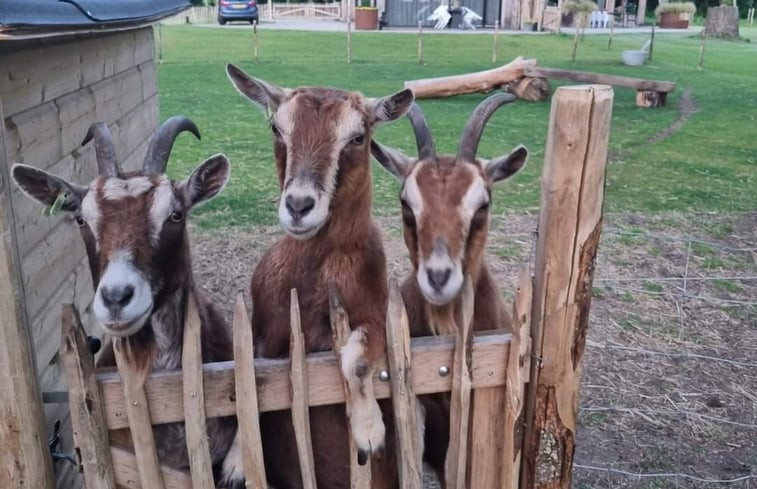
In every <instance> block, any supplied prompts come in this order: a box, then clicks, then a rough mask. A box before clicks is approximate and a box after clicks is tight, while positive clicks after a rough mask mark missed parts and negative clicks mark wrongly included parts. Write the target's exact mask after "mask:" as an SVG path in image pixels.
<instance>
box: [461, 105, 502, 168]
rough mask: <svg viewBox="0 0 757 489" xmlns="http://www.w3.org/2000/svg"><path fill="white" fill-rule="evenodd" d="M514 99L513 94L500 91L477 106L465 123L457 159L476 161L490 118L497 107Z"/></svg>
mask: <svg viewBox="0 0 757 489" xmlns="http://www.w3.org/2000/svg"><path fill="white" fill-rule="evenodd" d="M513 100H515V96H514V95H513V94H511V93H500V94H497V95H492V96H491V97H489V98H487V99H486V100H484V101H483V102H481V103H480V104H479V105H478V107H476V110H474V111H473V114H471V116H470V119H468V122H467V123H466V124H465V129H464V130H463V135H462V137H461V138H460V146H459V147H458V149H457V161H468V162H471V163H472V162H473V161H475V159H476V151H477V150H478V143H479V141H480V140H481V135H482V134H483V132H484V127H486V123H487V122H488V121H489V118H490V117H491V116H492V114H493V113H494V112H495V111H496V110H497V109H499V108H500V107H502V106H503V105H505V104H507V103H510V102H512V101H513Z"/></svg>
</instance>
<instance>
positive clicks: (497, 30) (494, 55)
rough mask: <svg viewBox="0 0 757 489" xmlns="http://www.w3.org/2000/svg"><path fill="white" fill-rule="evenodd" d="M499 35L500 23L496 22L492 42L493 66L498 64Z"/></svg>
mask: <svg viewBox="0 0 757 489" xmlns="http://www.w3.org/2000/svg"><path fill="white" fill-rule="evenodd" d="M498 35H499V21H498V20H495V21H494V40H493V41H492V64H496V63H497V37H498Z"/></svg>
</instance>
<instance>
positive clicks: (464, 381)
mask: <svg viewBox="0 0 757 489" xmlns="http://www.w3.org/2000/svg"><path fill="white" fill-rule="evenodd" d="M473 300H474V298H473V286H472V285H471V280H470V277H466V279H465V285H463V295H462V298H461V314H460V317H459V318H458V319H457V338H456V341H455V354H454V359H453V367H452V376H453V377H452V400H451V402H450V420H449V421H450V436H449V448H448V449H447V461H446V464H445V472H446V474H445V475H446V479H447V488H448V489H465V488H466V487H467V478H466V467H467V464H468V425H469V422H470V397H471V388H472V381H471V373H470V367H471V364H470V343H471V333H472V330H473V328H472V327H471V323H472V322H473Z"/></svg>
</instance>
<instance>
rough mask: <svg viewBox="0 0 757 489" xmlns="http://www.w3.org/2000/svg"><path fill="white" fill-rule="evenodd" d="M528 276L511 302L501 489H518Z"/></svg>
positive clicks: (529, 293)
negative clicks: (511, 329) (510, 333)
mask: <svg viewBox="0 0 757 489" xmlns="http://www.w3.org/2000/svg"><path fill="white" fill-rule="evenodd" d="M532 294H533V285H532V283H531V273H530V272H529V271H528V270H523V271H521V274H520V279H519V281H518V290H517V291H516V292H515V301H514V303H513V315H512V317H513V340H512V342H511V343H510V353H511V355H510V358H509V363H508V365H507V384H506V392H505V412H504V422H503V424H504V432H505V434H504V448H503V456H502V488H503V489H517V487H518V480H519V478H520V460H521V447H522V445H523V403H524V400H525V395H526V392H525V387H526V384H527V383H528V375H529V371H530V369H531V334H530V332H529V330H530V328H531V298H532Z"/></svg>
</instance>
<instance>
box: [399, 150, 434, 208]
mask: <svg viewBox="0 0 757 489" xmlns="http://www.w3.org/2000/svg"><path fill="white" fill-rule="evenodd" d="M424 164H426V162H420V163H419V164H417V165H415V166H414V167H413V169H412V170H411V171H410V174H409V175H408V176H407V179H406V180H405V184H404V185H403V187H402V199H403V200H404V201H405V202H406V203H407V205H409V206H410V209H412V211H413V215H414V216H415V219H416V221H418V222H419V221H420V219H421V217H422V216H423V195H422V194H421V189H420V187H418V181H417V180H416V176H417V175H418V171H419V170H420V168H421V167H422V166H423V165H424ZM429 164H430V163H429Z"/></svg>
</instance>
